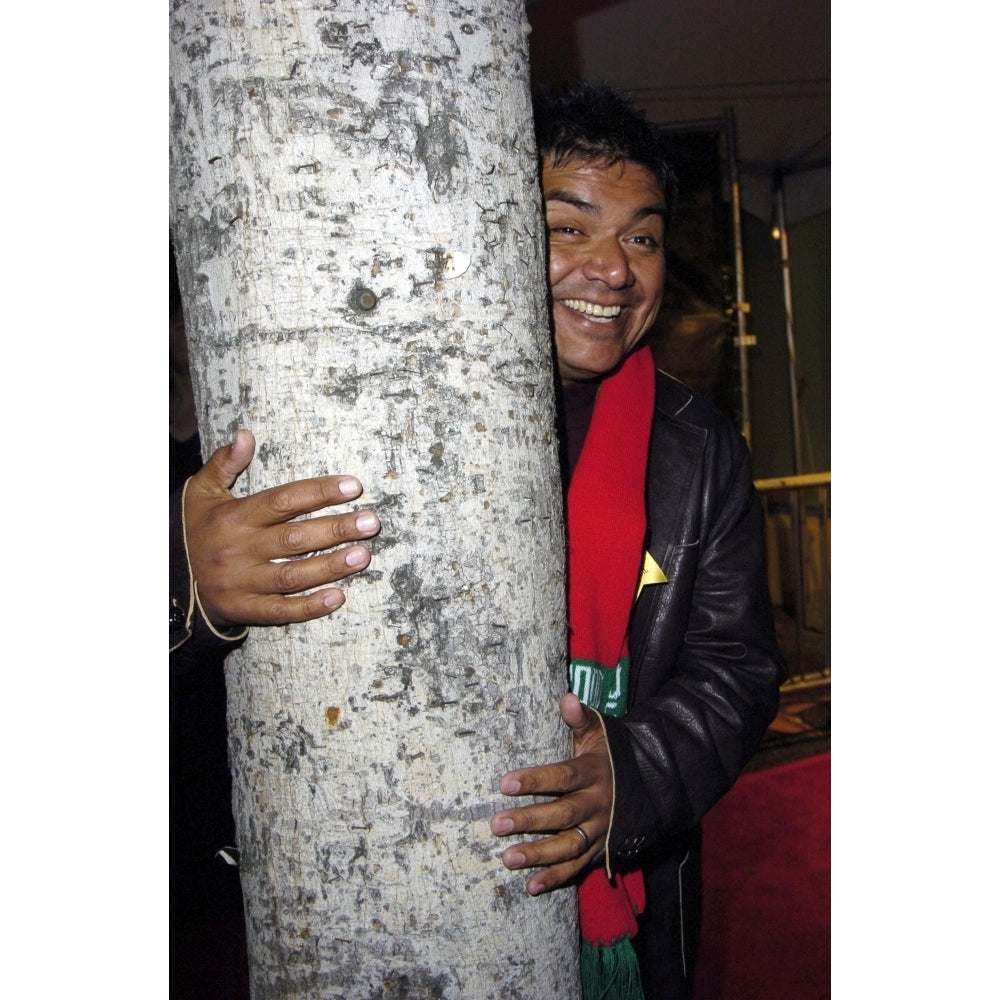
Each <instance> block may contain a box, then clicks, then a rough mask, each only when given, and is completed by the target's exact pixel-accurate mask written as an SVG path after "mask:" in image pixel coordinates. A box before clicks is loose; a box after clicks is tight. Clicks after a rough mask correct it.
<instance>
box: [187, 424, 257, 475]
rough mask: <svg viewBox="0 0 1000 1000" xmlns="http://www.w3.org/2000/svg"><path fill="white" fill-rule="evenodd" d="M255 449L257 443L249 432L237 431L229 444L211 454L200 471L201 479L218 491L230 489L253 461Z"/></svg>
mask: <svg viewBox="0 0 1000 1000" xmlns="http://www.w3.org/2000/svg"><path fill="white" fill-rule="evenodd" d="M256 447H257V443H256V441H255V440H254V436H253V434H251V433H250V431H248V430H243V429H241V430H238V431H237V432H236V436H235V437H234V438H233V440H232V443H231V444H225V445H223V446H222V447H221V448H217V449H216V450H215V451H214V452H212V454H211V455H210V456H209V459H208V461H207V462H206V463H205V467H204V468H203V469H202V470H201V474H200V475H201V478H202V479H205V480H208V481H209V484H210V485H213V486H217V487H218V488H219V489H222V490H228V489H230V488H231V487H232V485H233V483H235V482H236V480H237V479H238V478H239V477H240V475H242V473H243V472H245V471H246V468H247V466H248V465H249V464H250V462H251V461H252V460H253V456H254V451H255V449H256Z"/></svg>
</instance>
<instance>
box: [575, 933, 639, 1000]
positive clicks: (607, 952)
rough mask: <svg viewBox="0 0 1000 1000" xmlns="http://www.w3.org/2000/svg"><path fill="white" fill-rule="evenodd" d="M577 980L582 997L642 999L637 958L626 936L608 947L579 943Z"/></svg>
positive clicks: (584, 998) (618, 999)
mask: <svg viewBox="0 0 1000 1000" xmlns="http://www.w3.org/2000/svg"><path fill="white" fill-rule="evenodd" d="M580 982H581V983H582V985H583V1000H605V998H610V997H614V998H616V1000H643V995H642V979H641V978H640V976H639V958H638V956H637V955H636V953H635V949H634V948H633V947H632V942H631V941H630V940H629V939H628V938H627V937H623V938H619V940H617V941H615V942H614V943H613V944H611V945H610V946H608V947H606V948H603V947H596V946H595V945H592V944H588V943H587V942H586V941H584V942H582V944H581V947H580Z"/></svg>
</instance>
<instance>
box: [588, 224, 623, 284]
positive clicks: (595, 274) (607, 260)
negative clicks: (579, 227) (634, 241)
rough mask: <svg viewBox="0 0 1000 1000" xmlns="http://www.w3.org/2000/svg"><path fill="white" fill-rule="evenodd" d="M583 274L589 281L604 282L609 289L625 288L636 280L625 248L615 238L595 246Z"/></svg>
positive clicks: (601, 241)
mask: <svg viewBox="0 0 1000 1000" xmlns="http://www.w3.org/2000/svg"><path fill="white" fill-rule="evenodd" d="M583 274H584V277H585V278H587V280H588V281H603V282H604V283H605V284H606V285H607V286H608V287H609V288H625V287H627V286H628V285H630V284H632V281H633V280H634V278H633V276H632V271H631V268H630V267H629V262H628V255H627V254H626V253H625V248H624V247H623V246H622V245H621V243H619V241H618V240H617V239H615V238H613V237H608V238H607V239H604V240H600V241H598V242H595V243H594V244H593V246H592V247H591V252H590V254H589V255H588V257H587V261H586V263H585V264H584V266H583Z"/></svg>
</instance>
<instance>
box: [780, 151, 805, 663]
mask: <svg viewBox="0 0 1000 1000" xmlns="http://www.w3.org/2000/svg"><path fill="white" fill-rule="evenodd" d="M773 187H774V206H775V211H776V213H777V226H778V240H779V246H780V248H781V278H782V285H783V288H784V294H785V337H786V340H787V343H788V378H789V382H790V385H791V394H792V449H793V452H792V463H793V467H794V474H795V475H796V476H798V475H800V474H801V472H802V443H801V431H800V428H799V372H798V360H797V356H796V351H795V320H794V316H793V313H792V267H791V261H790V259H789V255H788V229H787V227H786V225H785V182H784V177H783V176H782V173H781V170H780V169H778V170H775V171H774V184H773ZM802 528H803V518H802V491H801V490H794V491H793V492H792V537H793V538H794V540H795V564H794V570H795V654H796V659H797V660H798V667H799V670H800V671H801V670H802V669H803V664H802V629H803V627H804V626H805V607H806V599H805V573H804V571H803V566H802Z"/></svg>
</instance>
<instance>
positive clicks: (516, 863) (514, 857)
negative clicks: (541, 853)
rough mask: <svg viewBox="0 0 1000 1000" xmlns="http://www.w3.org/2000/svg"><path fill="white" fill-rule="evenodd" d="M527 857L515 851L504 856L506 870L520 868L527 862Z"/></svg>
mask: <svg viewBox="0 0 1000 1000" xmlns="http://www.w3.org/2000/svg"><path fill="white" fill-rule="evenodd" d="M525 860H526V859H525V857H524V855H523V854H522V853H521V852H520V851H514V852H513V853H508V854H505V855H504V856H503V863H504V867H505V868H520V867H521V865H523V864H524V862H525Z"/></svg>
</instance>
